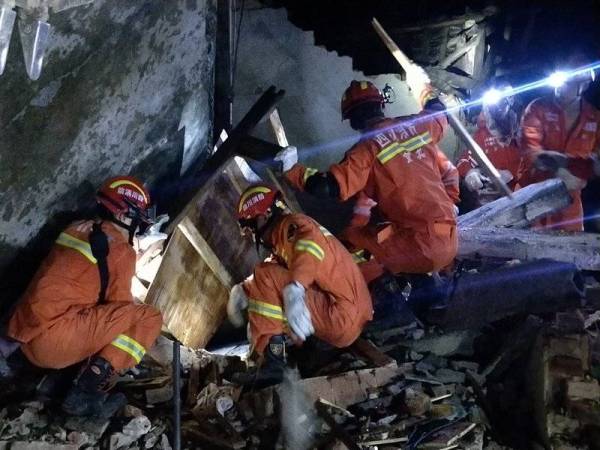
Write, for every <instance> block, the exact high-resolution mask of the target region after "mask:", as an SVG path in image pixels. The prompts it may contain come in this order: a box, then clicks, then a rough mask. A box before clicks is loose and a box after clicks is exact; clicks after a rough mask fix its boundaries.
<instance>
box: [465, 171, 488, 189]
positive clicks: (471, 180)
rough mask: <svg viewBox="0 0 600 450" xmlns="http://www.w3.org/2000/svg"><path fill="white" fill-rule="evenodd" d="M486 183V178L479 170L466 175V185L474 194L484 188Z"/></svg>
mask: <svg viewBox="0 0 600 450" xmlns="http://www.w3.org/2000/svg"><path fill="white" fill-rule="evenodd" d="M484 181H485V177H484V176H483V175H481V171H480V170H479V169H471V170H469V171H468V172H467V174H466V175H465V185H466V186H467V189H469V190H470V191H473V192H475V191H478V190H480V189H481V188H482V187H483V182H484Z"/></svg>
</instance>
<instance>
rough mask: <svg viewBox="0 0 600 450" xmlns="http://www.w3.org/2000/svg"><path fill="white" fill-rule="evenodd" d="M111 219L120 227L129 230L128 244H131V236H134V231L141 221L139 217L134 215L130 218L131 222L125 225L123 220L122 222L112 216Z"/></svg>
mask: <svg viewBox="0 0 600 450" xmlns="http://www.w3.org/2000/svg"><path fill="white" fill-rule="evenodd" d="M111 221H112V222H114V223H115V224H117V225H119V226H120V227H121V228H125V229H126V230H127V231H128V232H129V245H131V246H133V237H134V236H135V232H136V230H137V229H138V226H139V225H140V223H141V220H140V218H139V217H134V218H133V219H131V223H130V224H129V225H127V224H126V223H125V222H122V221H121V220H119V219H117V218H116V217H114V216H113V217H112V219H111Z"/></svg>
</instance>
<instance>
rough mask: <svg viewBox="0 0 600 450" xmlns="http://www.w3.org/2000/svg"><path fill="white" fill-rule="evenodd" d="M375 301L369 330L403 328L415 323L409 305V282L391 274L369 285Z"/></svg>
mask: <svg viewBox="0 0 600 450" xmlns="http://www.w3.org/2000/svg"><path fill="white" fill-rule="evenodd" d="M369 291H370V292H371V298H372V299H373V310H374V314H373V321H372V322H371V323H370V324H369V325H368V326H367V327H368V329H373V330H378V329H384V328H393V327H403V326H407V325H410V324H412V323H413V322H414V321H415V315H414V314H413V312H412V310H411V309H410V308H409V306H408V304H407V301H406V299H407V296H408V292H409V285H408V281H407V280H406V279H404V278H401V277H396V276H394V275H391V274H384V275H382V276H380V277H379V278H377V279H375V280H373V281H372V282H371V283H370V284H369Z"/></svg>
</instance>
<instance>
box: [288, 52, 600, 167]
mask: <svg viewBox="0 0 600 450" xmlns="http://www.w3.org/2000/svg"><path fill="white" fill-rule="evenodd" d="M597 69H600V61H598V62H595V63H592V64H588V65H586V66H581V67H578V68H576V69H573V70H570V71H565V72H564V74H565V75H566V76H567V80H568V79H570V78H573V77H576V76H578V75H582V74H585V73H586V72H587V73H590V72H592V73H593V71H594V70H597ZM548 85H549V77H546V78H543V79H541V80H537V81H532V82H530V83H525V84H522V85H521V86H517V87H513V88H510V89H506V90H504V89H503V90H502V91H500V94H501V95H500V97H499V98H498V99H497V101H499V100H500V99H501V98H504V97H511V96H514V95H518V94H522V93H524V92H529V91H532V90H535V89H539V88H543V87H547V86H548ZM484 97H485V95H484V96H482V97H481V98H478V99H475V100H471V101H468V102H465V103H461V104H458V105H456V106H451V107H448V108H446V111H448V112H454V111H456V112H458V111H460V110H461V109H469V108H472V107H473V106H481V105H482V104H483V103H484ZM446 111H440V112H434V113H430V114H425V115H419V116H417V117H415V118H414V119H413V120H412V121H407V122H403V123H402V124H401V125H400V126H399V127H402V128H406V127H409V126H410V125H412V124H415V123H418V122H420V121H427V120H430V119H434V118H435V117H437V116H440V115H444V114H445V113H446ZM396 127H398V125H394V126H391V127H388V128H378V129H376V130H372V131H369V132H367V133H363V134H362V135H361V137H362V138H363V139H364V138H371V137H374V136H375V135H377V134H379V133H381V132H382V131H387V130H389V129H394V128H396ZM354 143H356V135H353V136H346V137H343V138H340V139H338V140H335V141H331V142H327V143H323V144H319V145H314V146H311V147H302V148H299V150H301V151H302V154H303V155H307V154H312V153H314V152H320V151H323V150H326V149H331V148H335V147H338V146H342V145H344V146H350V145H352V144H354Z"/></svg>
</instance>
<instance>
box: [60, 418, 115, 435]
mask: <svg viewBox="0 0 600 450" xmlns="http://www.w3.org/2000/svg"><path fill="white" fill-rule="evenodd" d="M109 423H110V421H109V420H108V419H103V418H99V417H76V416H72V417H69V418H68V419H67V421H66V422H65V425H64V426H65V428H66V429H67V430H71V431H79V432H82V433H86V434H89V435H92V436H94V438H95V439H98V438H99V437H100V436H102V435H103V434H104V432H105V431H106V429H107V428H108V425H109Z"/></svg>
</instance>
